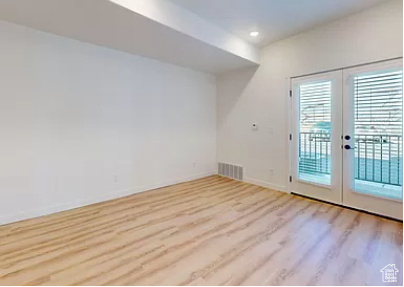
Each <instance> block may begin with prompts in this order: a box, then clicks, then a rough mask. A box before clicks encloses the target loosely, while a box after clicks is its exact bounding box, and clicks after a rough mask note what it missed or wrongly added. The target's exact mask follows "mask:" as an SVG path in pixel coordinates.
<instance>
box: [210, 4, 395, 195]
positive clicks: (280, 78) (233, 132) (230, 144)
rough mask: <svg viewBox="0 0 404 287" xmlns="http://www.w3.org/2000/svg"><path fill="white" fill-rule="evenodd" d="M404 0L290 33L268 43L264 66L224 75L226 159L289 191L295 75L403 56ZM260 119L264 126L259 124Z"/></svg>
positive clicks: (221, 134) (221, 108)
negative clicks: (290, 99)
mask: <svg viewBox="0 0 404 287" xmlns="http://www.w3.org/2000/svg"><path fill="white" fill-rule="evenodd" d="M402 5H403V3H402V1H401V0H394V1H389V2H386V3H385V4H382V5H380V6H377V7H374V8H372V9H369V10H366V11H363V12H361V13H358V14H355V15H352V16H350V17H348V18H345V19H341V20H339V21H336V22H333V23H330V24H328V25H325V26H321V27H318V28H316V29H313V30H310V31H308V32H305V33H302V34H299V35H296V36H294V37H291V38H288V39H285V40H282V41H280V42H277V43H275V44H273V45H270V46H268V47H266V48H264V49H263V50H262V53H261V66H260V67H259V68H258V69H257V70H255V69H244V70H240V71H237V72H233V73H229V74H225V75H223V76H221V77H219V78H218V80H217V97H218V160H219V161H221V162H226V163H233V164H240V165H242V166H244V167H245V175H246V180H247V181H250V182H254V183H257V184H261V185H264V186H268V187H272V188H275V189H278V190H285V187H286V185H287V180H288V141H287V134H288V116H287V112H288V105H287V104H288V95H287V85H288V81H287V80H286V79H287V78H288V77H292V76H299V75H304V74H309V73H315V72H320V71H325V70H329V69H335V68H341V67H345V66H351V65H357V64H362V63H367V62H372V61H377V60H383V59H388V58H394V57H401V56H402V55H403V46H402V43H403V14H402V11H403V7H402ZM253 122H257V123H258V127H259V129H258V130H257V131H253V130H252V128H251V126H252V123H253Z"/></svg>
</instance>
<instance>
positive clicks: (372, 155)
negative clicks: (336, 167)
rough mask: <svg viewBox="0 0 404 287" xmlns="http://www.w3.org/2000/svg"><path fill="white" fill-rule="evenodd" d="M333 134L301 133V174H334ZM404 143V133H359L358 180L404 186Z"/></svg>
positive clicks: (356, 168) (356, 153) (356, 175)
mask: <svg viewBox="0 0 404 287" xmlns="http://www.w3.org/2000/svg"><path fill="white" fill-rule="evenodd" d="M330 139H331V135H330V134H329V133H312V132H301V133H300V135H299V173H304V174H310V175H329V174H330V173H331V141H330ZM402 156H403V142H402V136H400V135H366V134H356V135H355V163H354V164H355V168H354V170H355V179H358V180H364V181H369V182H376V183H382V184H389V185H395V186H401V185H402V180H403V179H402V174H403V160H402Z"/></svg>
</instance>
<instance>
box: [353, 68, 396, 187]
mask: <svg viewBox="0 0 404 287" xmlns="http://www.w3.org/2000/svg"><path fill="white" fill-rule="evenodd" d="M353 84H354V96H355V98H354V101H355V179H356V180H363V181H368V182H374V183H382V184H387V185H395V186H401V185H402V125H403V120H402V116H403V72H402V70H399V71H388V72H379V73H373V74H365V75H358V76H356V77H354V81H353Z"/></svg>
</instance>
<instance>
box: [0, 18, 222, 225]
mask: <svg viewBox="0 0 404 287" xmlns="http://www.w3.org/2000/svg"><path fill="white" fill-rule="evenodd" d="M0 35H1V37H0V79H1V84H0V132H1V139H0V224H4V223H7V222H11V221H16V220H20V219H24V218H28V217H33V216H38V215H42V214H47V213H50V212H55V211H59V210H64V209H67V208H72V207H77V206H81V205H84V204H89V203H94V202H97V201H101V200H106V199H109V198H114V197H118V196H121V195H125V194H131V193H134V192H137V191H142V190H147V189H150V188H154V187H159V186H163V185H167V184H171V183H176V182H180V181H185V180H187V179H192V178H197V177H201V176H205V175H208V174H211V173H213V172H215V170H216V81H215V77H214V76H212V75H209V74H204V73H201V72H196V71H193V70H190V69H186V68H180V67H176V66H173V65H170V64H164V63H161V62H158V61H154V60H150V59H145V58H141V57H137V56H134V55H129V54H125V53H122V52H118V51H114V50H110V49H107V48H102V47H98V46H95V45H90V44H86V43H81V42H78V41H75V40H70V39H66V38H62V37H58V36H54V35H50V34H47V33H43V32H39V31H35V30H32V29H29V28H24V27H22V26H18V25H15V24H11V23H7V22H0Z"/></svg>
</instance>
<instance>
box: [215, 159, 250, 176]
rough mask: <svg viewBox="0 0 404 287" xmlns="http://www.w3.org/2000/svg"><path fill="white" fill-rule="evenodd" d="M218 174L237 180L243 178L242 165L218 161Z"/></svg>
mask: <svg viewBox="0 0 404 287" xmlns="http://www.w3.org/2000/svg"><path fill="white" fill-rule="evenodd" d="M218 165H219V166H218V170H219V175H222V176H226V177H230V178H233V179H237V180H243V173H244V171H243V167H242V166H240V165H234V164H228V163H223V162H219V164H218Z"/></svg>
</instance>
